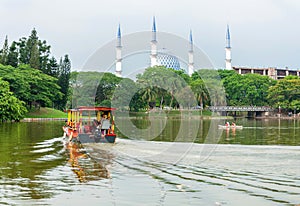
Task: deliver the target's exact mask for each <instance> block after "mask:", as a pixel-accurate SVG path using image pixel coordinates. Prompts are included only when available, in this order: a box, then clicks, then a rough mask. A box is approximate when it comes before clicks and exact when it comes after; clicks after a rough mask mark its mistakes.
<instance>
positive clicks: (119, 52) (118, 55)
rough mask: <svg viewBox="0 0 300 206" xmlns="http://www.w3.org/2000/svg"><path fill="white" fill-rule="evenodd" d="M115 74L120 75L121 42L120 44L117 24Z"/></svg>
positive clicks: (119, 29)
mask: <svg viewBox="0 0 300 206" xmlns="http://www.w3.org/2000/svg"><path fill="white" fill-rule="evenodd" d="M116 76H118V77H122V44H121V28H120V24H119V28H118V34H117V45H116Z"/></svg>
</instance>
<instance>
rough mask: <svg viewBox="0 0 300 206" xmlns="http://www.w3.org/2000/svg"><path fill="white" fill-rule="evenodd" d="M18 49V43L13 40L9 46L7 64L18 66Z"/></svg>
mask: <svg viewBox="0 0 300 206" xmlns="http://www.w3.org/2000/svg"><path fill="white" fill-rule="evenodd" d="M18 56H19V53H18V50H17V43H16V42H15V41H13V42H12V44H11V46H10V47H9V52H8V56H7V62H6V64H7V65H11V66H13V67H17V66H18Z"/></svg>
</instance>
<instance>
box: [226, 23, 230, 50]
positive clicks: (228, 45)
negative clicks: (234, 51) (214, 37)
mask: <svg viewBox="0 0 300 206" xmlns="http://www.w3.org/2000/svg"><path fill="white" fill-rule="evenodd" d="M226 47H227V48H230V31H229V25H228V24H227V31H226Z"/></svg>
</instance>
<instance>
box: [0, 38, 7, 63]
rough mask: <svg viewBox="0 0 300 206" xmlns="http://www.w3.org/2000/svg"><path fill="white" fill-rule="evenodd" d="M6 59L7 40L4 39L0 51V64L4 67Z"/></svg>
mask: <svg viewBox="0 0 300 206" xmlns="http://www.w3.org/2000/svg"><path fill="white" fill-rule="evenodd" d="M7 58H8V39H7V36H6V37H5V40H4V44H3V48H2V50H1V51H0V64H3V65H6V64H7Z"/></svg>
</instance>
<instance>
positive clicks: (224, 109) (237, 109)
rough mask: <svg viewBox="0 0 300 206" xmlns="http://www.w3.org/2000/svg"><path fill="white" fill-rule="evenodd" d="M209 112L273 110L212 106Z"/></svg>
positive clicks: (268, 109) (268, 110)
mask: <svg viewBox="0 0 300 206" xmlns="http://www.w3.org/2000/svg"><path fill="white" fill-rule="evenodd" d="M209 110H211V111H213V112H231V111H232V112H270V111H274V109H273V108H271V107H267V106H262V107H256V106H210V107H209Z"/></svg>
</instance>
